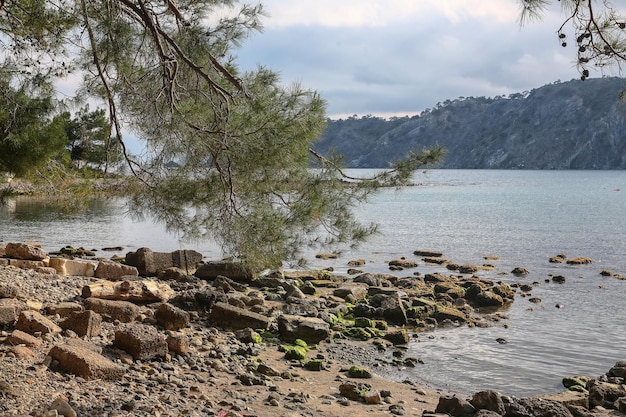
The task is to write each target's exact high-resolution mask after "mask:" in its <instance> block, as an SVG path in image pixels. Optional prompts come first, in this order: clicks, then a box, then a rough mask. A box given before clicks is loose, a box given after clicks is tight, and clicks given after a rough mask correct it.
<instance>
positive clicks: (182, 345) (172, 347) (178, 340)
mask: <svg viewBox="0 0 626 417" xmlns="http://www.w3.org/2000/svg"><path fill="white" fill-rule="evenodd" d="M167 348H168V350H169V351H170V352H174V353H178V354H179V355H186V354H187V353H188V352H189V339H188V338H187V336H185V335H182V334H179V335H170V336H167Z"/></svg>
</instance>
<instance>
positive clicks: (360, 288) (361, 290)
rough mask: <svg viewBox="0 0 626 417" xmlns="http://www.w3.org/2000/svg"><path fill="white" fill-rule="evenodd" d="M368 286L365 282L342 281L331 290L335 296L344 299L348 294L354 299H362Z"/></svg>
mask: <svg viewBox="0 0 626 417" xmlns="http://www.w3.org/2000/svg"><path fill="white" fill-rule="evenodd" d="M367 289H368V286H367V285H366V284H358V283H351V282H349V283H344V284H341V286H340V287H339V288H336V289H335V290H333V295H334V296H335V297H340V298H343V299H345V298H346V297H348V296H351V297H353V298H354V299H355V300H362V299H364V298H365V296H366V295H367Z"/></svg>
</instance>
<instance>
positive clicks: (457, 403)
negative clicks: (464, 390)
mask: <svg viewBox="0 0 626 417" xmlns="http://www.w3.org/2000/svg"><path fill="white" fill-rule="evenodd" d="M435 413H442V414H448V415H450V416H453V417H470V416H473V415H474V413H476V408H475V407H474V406H473V405H472V404H470V402H469V401H467V400H464V399H462V398H459V397H457V396H448V395H444V396H441V397H439V402H438V403H437V408H436V409H435Z"/></svg>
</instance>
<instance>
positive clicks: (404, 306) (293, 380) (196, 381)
mask: <svg viewBox="0 0 626 417" xmlns="http://www.w3.org/2000/svg"><path fill="white" fill-rule="evenodd" d="M0 248H1V249H0V363H1V364H2V368H1V369H2V371H1V373H0V399H1V401H0V416H27V415H31V416H41V417H43V416H59V415H62V416H220V417H222V416H232V417H236V416H250V417H251V416H259V417H260V416H284V417H296V416H302V417H304V416H320V417H321V416H337V417H342V416H360V415H374V416H375V415H381V416H383V415H407V416H418V415H420V416H421V415H435V414H440V415H452V416H474V415H480V416H497V415H501V416H504V415H506V416H567V417H569V416H575V417H578V416H591V415H622V414H621V413H622V412H624V411H626V390H625V389H624V378H625V377H626V363H622V362H619V363H617V364H616V365H615V366H614V367H612V368H611V369H610V370H608V372H607V373H606V374H605V375H602V376H590V377H589V376H572V377H568V378H564V380H563V383H564V388H563V390H564V392H563V393H562V394H558V395H545V396H539V397H529V398H522V399H517V398H512V397H507V396H504V395H501V394H499V393H498V392H497V391H491V390H490V391H481V392H476V393H454V392H445V391H443V390H441V389H438V387H431V386H427V385H425V384H424V383H423V382H422V381H419V380H417V379H415V380H412V379H409V378H404V379H398V375H403V374H402V373H401V372H400V370H401V369H406V368H408V367H416V366H419V360H420V359H419V358H413V357H410V356H408V355H407V349H406V347H407V345H408V344H409V342H410V340H411V339H412V338H420V337H424V335H427V334H428V332H432V331H436V329H437V328H440V327H448V326H505V325H506V324H505V323H504V321H505V318H506V316H505V314H506V313H505V312H504V313H503V312H502V308H503V307H506V306H507V305H509V304H510V303H512V302H514V300H515V298H516V296H524V297H531V295H530V292H531V291H532V285H529V284H520V285H517V284H512V285H509V284H506V283H503V282H495V281H492V280H488V279H484V278H481V277H479V275H478V274H477V272H478V271H480V270H481V269H489V268H493V266H492V265H491V264H490V263H489V259H485V264H483V265H463V264H454V263H452V262H450V261H448V260H446V259H445V257H444V256H443V254H442V253H440V252H437V251H430V250H416V251H415V252H414V254H413V256H414V258H415V260H413V259H408V258H402V259H395V260H391V261H389V265H388V266H389V270H390V271H389V273H388V274H380V273H376V274H373V273H367V272H365V271H364V270H365V269H366V268H363V267H364V266H365V262H364V261H363V260H351V261H349V267H350V269H349V270H348V274H347V275H340V274H335V273H334V272H333V271H332V270H315V271H305V270H302V271H283V270H277V271H264V272H253V271H250V270H247V269H246V268H244V267H242V266H241V265H239V264H237V263H235V262H232V261H228V260H206V259H204V258H203V256H202V254H200V253H198V252H195V251H193V250H179V251H175V252H171V253H160V252H153V251H152V250H150V249H147V248H141V249H139V250H137V251H135V252H128V253H126V254H125V255H120V254H118V253H121V252H123V250H124V249H123V248H103V249H101V250H98V251H94V250H84V249H82V248H79V249H75V248H72V247H66V248H62V249H60V250H59V251H58V252H55V253H46V252H45V251H44V250H43V249H42V248H41V247H40V246H39V245H37V244H36V243H24V242H9V243H4V244H2V245H0ZM103 253H104V254H106V256H103ZM332 256H334V255H333V254H320V255H319V257H320V258H324V257H332ZM553 258H554V259H551V262H571V263H572V264H574V265H575V264H576V263H585V262H588V261H589V260H587V259H585V258H575V259H567V257H565V256H562V257H558V256H555V257H553ZM418 259H419V260H420V262H425V263H430V264H433V265H445V266H446V268H447V270H449V271H450V273H449V274H442V273H432V274H423V275H422V274H420V273H412V272H411V270H412V268H414V266H415V264H416V260H418ZM525 272H526V271H525V270H524V269H523V268H522V267H520V268H516V269H515V270H513V271H511V272H510V273H511V274H512V275H520V276H523V275H524V274H525ZM602 272H603V273H605V274H611V273H610V272H609V271H602ZM613 275H614V276H615V278H621V276H619V275H617V274H613ZM552 279H554V280H555V282H558V280H559V279H560V278H559V277H558V276H555V277H552ZM389 358H391V359H389ZM459 377H461V378H462V375H460V376H459ZM566 387H567V390H566Z"/></svg>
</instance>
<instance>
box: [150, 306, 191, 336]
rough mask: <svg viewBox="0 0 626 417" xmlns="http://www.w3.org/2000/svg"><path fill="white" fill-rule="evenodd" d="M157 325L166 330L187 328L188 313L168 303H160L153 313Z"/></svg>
mask: <svg viewBox="0 0 626 417" xmlns="http://www.w3.org/2000/svg"><path fill="white" fill-rule="evenodd" d="M154 316H155V318H156V320H157V323H158V324H159V325H161V326H163V327H164V328H166V329H168V330H180V329H182V328H183V327H187V326H189V313H188V312H186V311H185V310H183V309H180V308H178V307H175V306H173V305H171V304H168V303H162V304H161V305H159V306H158V307H157V309H156V311H155V312H154Z"/></svg>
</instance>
